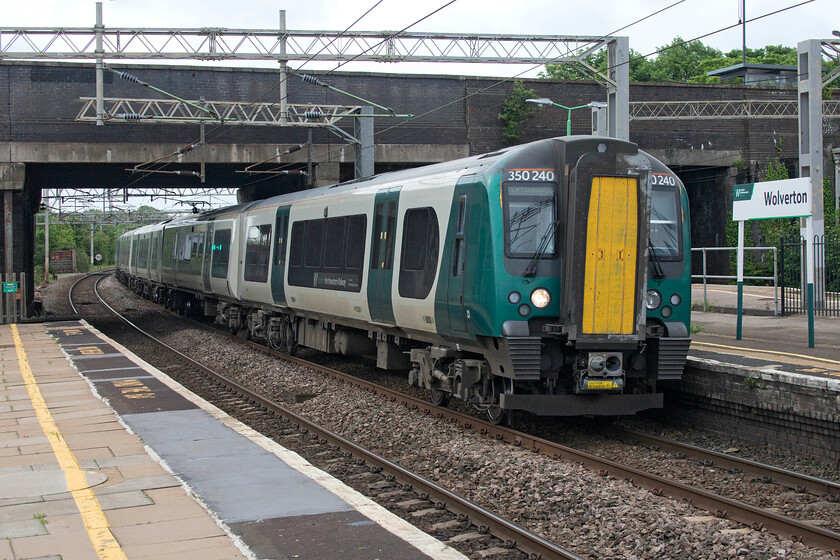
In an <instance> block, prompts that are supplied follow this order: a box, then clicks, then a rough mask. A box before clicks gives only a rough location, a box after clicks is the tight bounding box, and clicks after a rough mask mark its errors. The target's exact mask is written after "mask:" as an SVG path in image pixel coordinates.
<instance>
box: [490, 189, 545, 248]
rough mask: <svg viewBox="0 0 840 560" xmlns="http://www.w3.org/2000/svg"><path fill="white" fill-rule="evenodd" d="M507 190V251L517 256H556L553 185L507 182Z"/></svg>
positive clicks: (505, 205)
mask: <svg viewBox="0 0 840 560" xmlns="http://www.w3.org/2000/svg"><path fill="white" fill-rule="evenodd" d="M504 194H505V196H504V197H503V200H504V214H505V221H506V224H507V227H506V231H505V254H506V255H507V256H509V257H514V258H516V257H525V258H532V257H533V256H534V255H535V254H542V255H546V256H554V255H555V254H556V248H555V243H554V237H555V236H554V229H555V226H554V221H555V218H554V213H555V206H556V204H555V196H554V186H553V185H547V184H545V183H542V184H524V183H515V184H508V185H506V188H505V193H504Z"/></svg>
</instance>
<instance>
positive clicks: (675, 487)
mask: <svg viewBox="0 0 840 560" xmlns="http://www.w3.org/2000/svg"><path fill="white" fill-rule="evenodd" d="M217 332H218V331H217ZM231 338H236V339H237V340H238V341H239V342H243V340H242V339H241V338H237V337H231ZM252 344H253V345H254V347H256V348H259V350H261V351H263V352H267V353H269V354H272V355H276V356H279V357H281V358H282V359H285V360H287V361H290V362H293V363H297V364H301V365H305V366H306V367H309V368H312V369H315V370H317V371H319V372H321V373H322V374H324V375H328V376H330V377H332V378H334V379H338V380H341V381H343V382H345V383H348V384H350V385H353V386H356V387H360V388H363V389H365V390H367V391H370V392H372V393H375V394H378V395H381V396H383V398H387V399H389V400H392V401H399V402H401V403H403V404H404V405H405V406H408V407H410V408H412V409H416V410H419V411H424V412H426V413H428V414H430V415H433V416H438V417H444V418H449V419H451V420H453V421H457V422H459V423H461V424H462V425H464V426H465V427H469V428H472V429H474V430H476V431H479V432H481V433H486V434H489V435H491V436H493V437H494V438H496V439H498V440H503V441H506V442H508V443H510V444H512V445H514V446H521V447H525V448H528V449H531V450H533V451H535V452H538V453H542V454H544V455H548V456H552V457H556V458H561V459H564V460H570V461H575V462H579V463H581V464H583V465H584V466H586V467H588V468H589V469H591V470H593V471H595V472H598V473H599V474H601V475H603V476H612V477H618V478H624V479H626V480H628V481H629V482H631V483H633V484H635V485H637V486H640V487H644V488H648V489H650V490H651V491H652V492H654V493H655V494H657V495H666V496H670V497H674V498H680V499H683V500H687V501H690V502H691V503H692V504H693V505H694V506H696V507H700V508H703V509H706V510H708V511H710V512H713V513H714V514H715V515H717V516H719V517H726V518H729V519H732V520H735V521H738V522H741V523H744V524H746V525H748V526H752V527H754V528H759V527H764V528H765V529H767V530H769V531H771V532H773V533H776V534H778V535H780V536H783V537H791V538H793V539H794V540H796V541H800V542H803V543H805V544H808V545H810V546H815V547H818V548H822V549H825V550H829V551H836V550H838V549H840V535H837V534H836V533H833V532H831V531H828V530H825V529H822V528H819V527H816V526H813V525H809V524H807V523H803V522H800V521H796V520H794V519H790V518H787V517H785V516H782V515H778V514H775V513H772V512H769V511H766V510H762V509H760V508H756V507H752V506H749V505H746V504H743V503H741V502H737V501H735V500H730V499H728V498H723V497H720V496H716V495H714V494H712V493H711V492H708V491H705V490H702V489H698V488H694V487H692V486H688V485H685V484H681V483H679V482H674V481H671V480H668V479H666V478H663V477H660V476H657V475H652V474H650V473H646V472H644V471H643V470H640V469H635V468H632V467H628V466H626V465H620V464H618V463H616V462H613V461H609V460H606V459H603V458H600V457H596V456H594V455H591V454H587V453H583V452H581V451H578V450H575V449H571V448H569V447H566V446H562V445H559V444H557V443H554V442H551V441H548V440H545V439H541V438H537V437H534V436H531V435H529V434H525V433H522V432H517V431H514V430H510V429H507V428H503V427H499V426H494V425H492V424H489V423H486V422H483V421H481V420H479V419H477V418H475V417H473V416H469V415H465V414H461V413H458V412H456V411H453V410H449V409H445V408H439V407H435V406H433V405H432V404H431V403H429V402H427V401H425V400H421V399H416V398H412V397H409V396H406V395H404V394H401V393H399V392H396V391H392V390H390V389H387V388H384V387H381V386H379V385H376V384H373V383H369V382H367V381H363V380H360V379H358V378H356V377H353V376H350V375H347V374H343V373H340V372H338V371H335V370H332V369H329V368H324V367H321V366H318V365H314V364H312V363H310V362H307V361H305V360H300V359H298V358H292V357H289V356H286V355H283V354H278V353H276V352H273V351H270V350H268V349H266V348H265V347H264V346H262V345H257V344H255V343H252ZM243 389H244V388H243ZM246 391H247V390H246ZM243 394H244V393H243ZM283 398H284V399H287V400H289V401H291V402H298V401H299V399H301V398H305V396H303V395H294V394H288V395H285V396H284V397H283ZM255 402H257V401H256V399H255ZM260 406H262V405H260ZM275 406H276V405H275ZM325 437H326V436H325ZM620 437H621V439H624V440H635V441H634V442H633V443H642V444H644V445H647V446H656V447H657V448H658V449H661V450H667V451H669V452H671V453H674V454H677V455H680V456H682V455H685V456H687V457H692V458H694V459H697V460H699V461H701V462H703V463H705V464H707V465H715V466H717V467H723V468H725V469H729V470H732V471H734V472H738V471H743V472H749V473H753V474H756V475H757V476H760V477H762V478H763V479H764V481H765V482H767V481H771V480H772V481H773V482H775V483H779V484H783V485H786V486H788V487H790V488H794V489H796V490H799V491H808V492H811V493H814V494H817V495H822V496H826V499H828V500H830V501H836V500H837V496H838V495H840V487H838V485H837V484H835V483H832V482H827V481H823V480H819V479H815V478H813V477H806V476H804V475H799V474H797V473H792V472H789V471H783V470H781V469H774V468H773V467H767V466H764V465H760V464H758V463H754V462H751V461H746V460H743V459H739V458H737V457H733V456H730V455H724V454H716V453H714V452H709V451H706V450H702V449H700V448H696V447H692V446H686V445H684V444H680V443H678V442H673V441H669V440H663V439H656V438H653V437H652V436H647V435H643V434H638V433H632V432H625V433H623V434H621V435H620ZM386 463H387V462H386ZM385 466H387V465H385V464H383V467H382V468H385ZM377 468H379V467H377ZM394 476H396V475H394ZM407 484H415V483H410V482H408V483H407ZM424 492H425V491H424ZM429 494H430V495H435V496H438V494H434V493H433V492H429ZM440 496H441V501H447V504H448V503H450V502H451V501H452V498H448V499H447V497H446V495H445V494H444V495H440ZM435 499H436V500H437V499H438V498H435ZM483 523H484V522H481V523H479V524H480V525H483ZM488 523H489V521H488ZM496 534H499V535H502V534H503V533H501V532H498V530H496ZM503 538H504V540H508V541H510V540H514V539H512V538H510V537H509V536H505V537H503ZM515 540H517V542H520V539H519V538H516V539H515ZM559 557H563V556H559Z"/></svg>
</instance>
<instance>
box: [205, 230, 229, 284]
mask: <svg viewBox="0 0 840 560" xmlns="http://www.w3.org/2000/svg"><path fill="white" fill-rule="evenodd" d="M230 231H231V230H229V229H217V230H216V231H215V233H213V246H212V247H211V248H210V252H211V259H212V261H211V262H212V264H211V266H210V276H212V277H213V278H227V273H228V261H229V260H230Z"/></svg>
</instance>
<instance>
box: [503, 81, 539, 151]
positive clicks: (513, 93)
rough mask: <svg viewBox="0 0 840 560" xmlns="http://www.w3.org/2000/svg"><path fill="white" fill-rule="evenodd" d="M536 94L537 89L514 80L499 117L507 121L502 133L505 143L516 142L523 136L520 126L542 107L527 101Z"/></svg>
mask: <svg viewBox="0 0 840 560" xmlns="http://www.w3.org/2000/svg"><path fill="white" fill-rule="evenodd" d="M536 96H537V92H536V91H534V90H532V89H525V86H523V85H522V82H520V81H519V80H515V81H514V82H513V87H512V88H511V90H510V93H508V96H507V98H506V99H505V103H504V105H502V112H501V113H500V114H499V118H500V119H502V121H504V123H505V130H504V132H503V134H502V139H503V140H504V142H505V144H514V143H516V141H517V140H519V138H520V137H521V136H522V128H521V126H520V125H521V124H522V121H524V120H525V119H526V118H527V117H528V116H530V115H532V114H534V113H535V112H537V111H538V110H539V109H540V107H539V106H538V105H531V104H530V103H527V102H526V101H525V100H526V99H531V98H534V97H536Z"/></svg>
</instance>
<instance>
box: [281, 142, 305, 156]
mask: <svg viewBox="0 0 840 560" xmlns="http://www.w3.org/2000/svg"><path fill="white" fill-rule="evenodd" d="M305 145H306V144H301V145H299V146H292V147H291V148H289V149H288V150H286V151H285V152H283V153H284V154H293V153H295V152H296V151H298V150H300V149H301V148H303V147H304V146H305Z"/></svg>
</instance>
